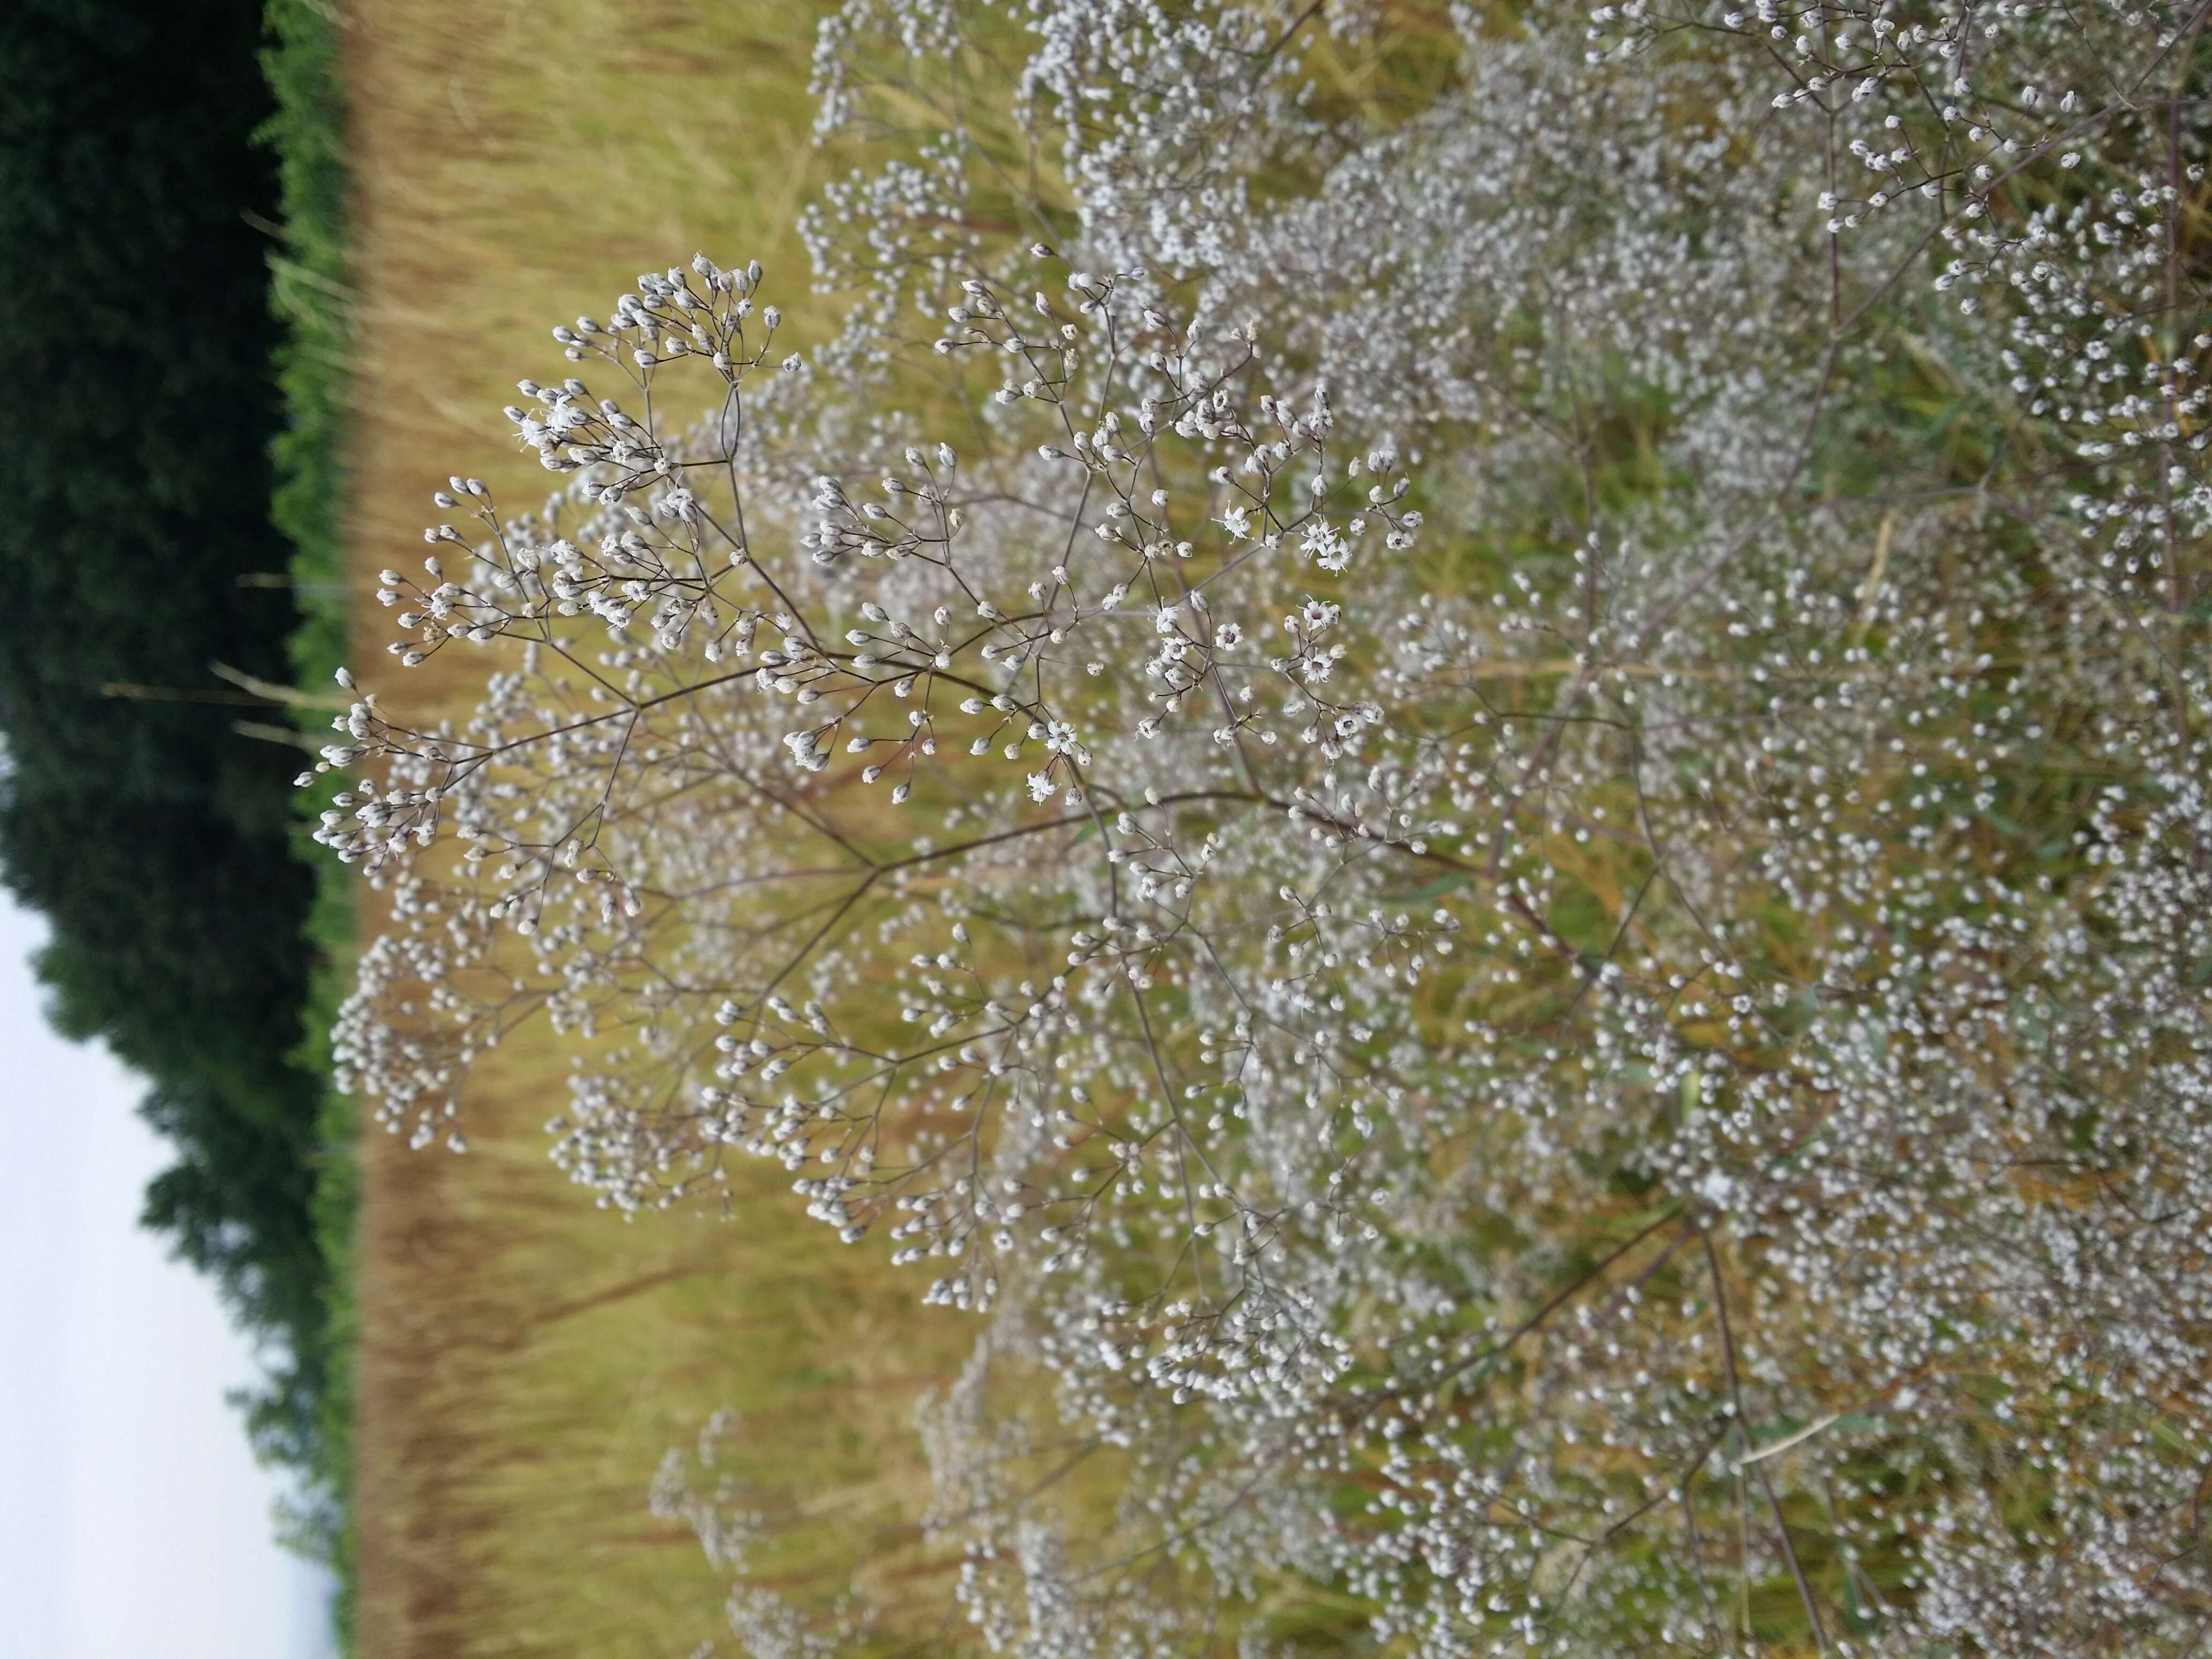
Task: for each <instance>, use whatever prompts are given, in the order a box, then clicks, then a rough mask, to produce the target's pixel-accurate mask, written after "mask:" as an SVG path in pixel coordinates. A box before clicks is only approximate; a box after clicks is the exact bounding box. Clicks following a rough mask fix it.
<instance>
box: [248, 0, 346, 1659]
mask: <svg viewBox="0 0 2212 1659" xmlns="http://www.w3.org/2000/svg"><path fill="white" fill-rule="evenodd" d="M266 29H267V33H266V44H265V46H264V50H263V52H262V68H263V71H264V74H265V75H266V76H267V77H268V80H269V84H270V90H271V92H272V94H274V97H275V100H276V113H275V115H274V116H273V117H271V118H270V120H269V121H268V123H267V124H266V125H264V127H263V128H262V131H261V133H260V135H259V136H260V137H261V140H262V142H263V143H265V144H267V145H268V146H269V147H270V149H271V150H272V151H273V152H274V154H275V156H276V166H277V177H278V183H279V190H280V199H281V203H282V208H283V224H282V226H281V227H280V228H281V231H282V234H283V240H282V247H281V252H277V253H276V254H274V255H272V256H271V258H270V279H271V280H270V301H271V304H272V306H273V307H274V308H275V310H276V315H277V319H278V322H279V324H280V325H281V326H282V328H283V332H284V339H283V343H282V344H281V345H280V346H279V348H278V350H277V356H276V375H277V381H278V385H279V386H280V388H281V390H282V392H283V403H284V410H285V416H286V424H285V427H284V428H283V431H282V432H280V433H279V434H278V435H277V437H276V441H275V444H274V446H273V451H274V459H275V461H276V478H277V483H276V489H275V493H274V495H273V498H272V500H271V501H270V516H271V517H272V518H273V519H274V520H275V521H276V526H277V527H278V528H279V529H280V530H282V531H283V532H284V533H285V535H286V536H288V537H289V538H290V539H291V542H292V545H293V555H292V565H291V573H292V586H293V593H294V596H295V600H296V602H297V605H298V608H299V612H300V617H301V621H300V624H299V628H298V631H297V632H296V633H295V635H294V636H293V638H292V641H291V659H292V665H293V669H294V671H295V674H296V675H297V677H298V678H299V681H300V683H301V684H302V685H305V686H309V687H314V688H320V687H324V686H327V685H329V684H331V674H332V672H333V671H335V670H336V669H337V668H338V667H339V666H340V665H341V664H342V663H343V660H344V653H345V647H346V638H347V614H346V613H347V606H346V600H345V591H346V554H345V540H344V534H343V526H344V516H345V511H346V490H345V465H344V438H345V428H344V421H343V410H344V407H345V399H346V393H347V386H348V371H349V363H350V362H351V348H352V338H353V316H352V309H353V307H352V290H351V289H349V287H348V285H347V282H346V270H347V260H346V225H345V208H346V191H347V175H346V164H345V106H344V100H343V94H342V92H341V90H340V87H339V82H338V76H337V52H338V27H337V21H336V16H335V14H333V13H332V12H331V11H330V10H329V9H327V8H326V6H325V4H324V3H322V0H269V4H268V10H267V13H266ZM325 720H326V716H324V715H320V714H316V713H314V712H313V711H310V710H302V711H301V725H302V726H303V727H304V728H305V729H307V730H308V731H310V732H312V731H313V730H314V729H315V728H316V727H317V726H320V725H323V724H325ZM327 793H330V792H329V790H327V789H325V790H319V791H316V792H313V793H307V794H303V795H302V796H301V803H302V805H301V831H300V833H299V835H298V836H297V837H296V842H295V844H296V848H297V851H298V855H299V856H300V857H301V858H302V859H303V860H307V862H308V863H309V865H310V866H312V867H313V869H314V870H315V871H316V872H317V876H318V882H317V887H316V896H315V903H314V908H313V912H312V914H311V915H310V917H309V920H308V923H307V933H308V937H309V939H311V940H312V942H313V944H314V945H315V946H316V948H317V952H318V957H317V962H318V966H317V969H316V971H315V976H314V980H313V983H312V984H311V985H310V987H309V988H308V996H307V1005H306V1027H307V1029H306V1032H305V1036H304V1038H303V1041H302V1042H301V1051H300V1054H299V1060H300V1062H301V1064H302V1065H303V1066H306V1067H307V1068H308V1069H309V1070H310V1071H312V1072H313V1073H314V1074H315V1075H317V1076H319V1077H323V1078H328V1077H329V1076H330V1075H331V1021H332V1019H333V1018H335V1016H336V1014H337V1006H338V1003H339V1001H340V1000H341V999H342V998H343V995H344V991H345V981H346V979H347V976H348V975H349V971H350V967H351V962H352V957H353V942H354V923H355V914H354V904H353V894H352V888H351V884H350V882H349V878H347V876H346V874H345V872H343V869H342V868H341V867H340V866H338V865H337V864H336V863H335V862H334V861H333V860H331V859H330V858H329V857H328V855H327V854H325V853H324V852H323V849H321V848H319V847H317V846H316V845H315V844H314V843H313V842H312V841H311V840H310V839H309V838H308V836H307V828H306V826H307V824H308V823H312V822H313V814H314V812H315V811H319V809H320V808H321V806H322V805H323V804H324V801H323V797H324V796H325V795H326V794H327ZM358 1127H359V1126H358V1124H357V1122H356V1117H355V1114H354V1110H353V1105H352V1103H351V1102H350V1101H349V1100H348V1099H347V1098H346V1097H344V1096H343V1095H340V1094H339V1093H337V1091H336V1090H334V1089H326V1090H325V1094H324V1097H323V1102H322V1107H321V1110H320V1113H319V1121H318V1129H319V1133H318V1135H317V1142H318V1145H319V1148H320V1154H319V1155H320V1158H321V1164H320V1167H319V1170H318V1172H317V1182H316V1188H315V1198H314V1219H315V1231H316V1238H317V1243H318V1244H319V1248H320V1249H321V1251H322V1255H323V1260H324V1262H325V1269H326V1274H327V1278H326V1284H327V1286H328V1289H327V1291H326V1296H327V1322H326V1326H325V1337H324V1340H325V1344H326V1352H325V1355H324V1356H323V1358H324V1363H325V1370H324V1375H325V1389H324V1393H323V1397H322V1398H321V1399H320V1400H319V1401H318V1402H317V1409H316V1434H315V1439H314V1443H313V1451H312V1454H311V1458H312V1461H311V1462H310V1464H309V1466H308V1467H307V1468H302V1469H299V1470H296V1471H295V1472H294V1473H295V1474H296V1475H297V1477H298V1478H299V1479H300V1480H301V1482H302V1485H303V1491H302V1492H301V1501H300V1507H299V1509H298V1510H297V1512H296V1513H295V1516H294V1517H293V1525H292V1528H291V1535H290V1538H289V1541H290V1542H292V1543H293V1544H294V1546H295V1547H298V1548H300V1549H301V1551H302V1552H303V1553H307V1554H310V1555H313V1556H314V1557H316V1558H318V1559H321V1560H323V1561H325V1562H326V1563H327V1564H328V1565H330V1566H331V1569H332V1571H334V1572H335V1573H336V1574H337V1580H338V1593H337V1603H336V1607H335V1610H334V1614H335V1619H336V1623H337V1635H338V1639H339V1643H340V1645H341V1646H342V1647H343V1648H344V1649H345V1650H347V1651H351V1649H352V1637H353V1624H354V1619H353V1613H354V1605H355V1600H356V1594H355V1578H354V1572H353V1536H354V1528H353V1504H352V1493H353V1350H354V1344H355V1340H356V1334H357V1315H356V1301H355V1297H354V1273H355V1259H354V1240H355V1233H356V1226H357V1223H358V1219H359V1215H360V1207H361V1175H360V1166H359V1162H358V1158H357V1156H356V1145H355V1143H356V1136H357V1134H358Z"/></svg>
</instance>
